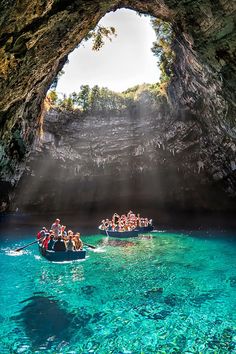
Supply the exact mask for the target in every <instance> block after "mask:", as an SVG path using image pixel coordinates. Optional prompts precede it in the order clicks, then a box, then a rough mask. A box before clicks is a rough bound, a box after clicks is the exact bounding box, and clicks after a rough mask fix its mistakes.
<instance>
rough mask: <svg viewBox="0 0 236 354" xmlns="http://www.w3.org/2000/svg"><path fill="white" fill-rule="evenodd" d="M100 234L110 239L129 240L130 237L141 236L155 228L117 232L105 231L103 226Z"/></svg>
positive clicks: (138, 228)
mask: <svg viewBox="0 0 236 354" xmlns="http://www.w3.org/2000/svg"><path fill="white" fill-rule="evenodd" d="M98 229H99V231H100V234H102V235H105V236H110V237H118V238H128V237H137V236H138V235H139V234H145V233H148V232H151V231H152V230H153V226H152V225H149V226H145V227H137V228H136V229H134V230H131V231H117V230H107V229H103V228H102V227H101V225H100V226H99V227H98Z"/></svg>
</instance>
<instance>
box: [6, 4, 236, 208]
mask: <svg viewBox="0 0 236 354" xmlns="http://www.w3.org/2000/svg"><path fill="white" fill-rule="evenodd" d="M118 8H130V9H133V10H135V11H140V12H142V13H146V14H150V15H152V16H155V17H160V18H162V19H164V20H167V21H170V22H172V23H173V24H174V30H175V38H176V40H175V43H174V50H175V52H176V62H175V67H176V70H175V75H174V78H173V81H172V83H171V85H170V87H169V98H170V101H171V102H172V105H173V106H174V107H175V111H176V112H177V113H178V114H179V117H180V116H181V117H180V118H181V120H182V121H183V120H186V119H187V120H188V119H192V120H195V121H196V122H198V123H199V124H201V127H202V130H203V131H204V133H203V137H202V143H203V146H206V145H207V144H208V146H209V145H210V146H211V147H212V149H209V148H206V149H205V154H206V155H207V159H206V160H207V161H208V160H209V159H210V158H211V159H212V161H213V163H212V162H211V163H209V174H210V175H211V176H213V177H214V176H215V177H214V178H213V179H215V180H221V181H222V179H223V182H222V184H223V185H224V190H227V192H228V193H231V195H232V194H233V193H235V192H234V191H235V172H234V171H235V169H234V166H235V165H234V160H235V159H234V157H233V156H234V154H233V152H234V146H235V145H234V141H235V118H234V117H235V115H234V108H233V105H232V99H234V96H233V92H232V87H233V85H234V81H233V75H232V73H233V72H234V66H233V52H234V48H235V47H234V44H233V43H234V42H233V25H232V24H233V18H234V8H235V4H234V2H233V1H227V2H225V3H223V2H221V3H220V6H219V7H217V6H215V5H214V4H213V3H212V2H211V1H206V2H204V6H202V4H200V3H197V4H194V6H193V4H192V3H191V2H187V3H186V2H185V3H182V2H177V1H169V0H165V1H154V0H149V1H146V2H143V1H133V0H129V1H128V0H127V1H125V0H124V1H116V0H114V1H109V2H104V1H93V2H90V1H85V2H82V3H81V2H78V1H63V0H59V1H56V0H55V1H51V2H48V1H42V2H41V3H40V4H38V2H34V1H27V2H25V3H24V5H21V4H19V3H15V2H14V3H13V2H12V3H11V4H9V3H8V2H2V3H1V5H0V12H1V14H3V15H2V21H1V27H0V43H1V53H0V54H1V71H0V75H1V82H0V92H1V97H0V99H1V106H0V112H1V113H0V120H1V123H0V124H1V185H2V186H3V185H4V186H5V184H6V183H7V184H8V186H9V190H10V189H11V186H14V185H15V184H16V182H17V181H18V179H19V177H20V175H21V173H22V171H23V166H24V161H25V158H26V156H27V153H28V151H29V149H30V147H31V144H32V142H33V138H34V135H35V131H36V128H37V125H38V120H39V117H40V113H41V111H42V102H43V99H44V97H45V95H46V92H47V90H48V87H49V86H50V84H51V82H52V80H53V79H54V77H55V76H56V74H57V72H58V71H59V70H60V69H61V68H62V66H63V64H64V62H65V60H66V57H67V55H68V53H69V52H70V51H72V50H73V48H74V47H75V46H76V45H77V44H78V43H80V41H81V40H82V39H83V38H84V37H85V36H86V34H87V33H88V31H89V30H91V29H92V28H94V27H95V25H96V24H97V23H98V21H99V20H100V19H101V18H102V17H103V16H104V15H105V13H107V12H109V11H114V10H116V9H118ZM216 24H217V25H216ZM204 138H205V139H204ZM204 144H205V145H204ZM232 144H233V147H232ZM217 145H221V146H222V149H223V153H222V156H223V157H222V156H221V158H220V163H219V158H218V157H217V158H214V155H215V154H214V153H213V152H215V151H216V150H217V149H216V146H217ZM229 146H230V147H229ZM210 150H211V152H210ZM226 154H227V159H225V156H226ZM228 156H229V157H228ZM207 161H201V163H203V164H204V162H207ZM201 166H202V165H201ZM222 171H223V172H222ZM219 172H222V173H221V174H219ZM4 189H5V187H4ZM2 190H3V188H2ZM232 191H233V192H232ZM8 196H9V193H8ZM5 199H6V198H5V197H4V198H3V200H2V201H1V203H2V204H1V208H2V209H4V208H5V207H6V205H5V204H6V200H5ZM8 202H9V200H8V201H7V203H8Z"/></svg>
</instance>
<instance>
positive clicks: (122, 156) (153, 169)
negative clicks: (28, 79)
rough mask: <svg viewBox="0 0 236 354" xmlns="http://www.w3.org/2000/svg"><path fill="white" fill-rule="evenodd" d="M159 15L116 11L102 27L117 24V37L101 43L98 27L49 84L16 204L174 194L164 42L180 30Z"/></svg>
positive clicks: (74, 204) (105, 202) (98, 204)
mask: <svg viewBox="0 0 236 354" xmlns="http://www.w3.org/2000/svg"><path fill="white" fill-rule="evenodd" d="M151 20H152V22H151ZM155 21H157V20H156V19H154V18H151V17H147V16H145V17H144V16H141V15H140V14H138V13H137V12H135V11H132V10H128V9H120V10H117V11H116V12H114V13H109V14H107V15H105V16H104V17H103V18H102V20H101V21H100V22H99V23H98V25H97V27H96V28H106V29H108V30H109V29H110V28H115V34H116V36H117V37H115V38H112V42H111V44H110V43H109V42H108V41H107V42H108V43H107V42H106V43H105V44H104V46H103V47H102V49H100V48H99V49H100V50H99V51H96V50H93V49H92V47H93V45H94V42H95V41H96V40H97V33H95V30H93V32H92V34H91V35H90V36H89V38H90V39H89V40H87V41H83V42H82V43H81V45H80V46H79V47H78V48H76V49H75V50H74V51H73V52H72V53H71V54H70V56H69V58H68V62H67V63H66V64H65V66H64V67H63V68H62V71H61V72H60V73H59V75H58V76H57V78H56V79H55V80H54V82H53V84H52V85H51V87H50V89H49V91H48V94H47V99H46V104H47V105H48V109H49V110H48V112H47V113H46V116H45V117H44V123H43V126H42V134H40V136H39V137H37V138H36V140H35V146H34V151H33V152H32V153H31V156H30V159H29V162H28V163H27V168H26V172H25V173H24V175H23V177H22V179H21V180H20V183H19V185H18V188H17V197H16V199H15V202H14V208H16V209H17V208H18V205H21V208H22V207H23V208H25V209H26V210H29V211H30V210H31V208H32V204H33V205H34V208H36V209H37V210H38V211H42V210H44V211H45V209H46V210H49V211H57V210H58V211H72V210H77V209H78V208H79V209H81V208H84V209H87V210H88V211H91V210H92V209H94V210H96V209H104V208H105V209H108V210H111V211H112V210H113V208H114V207H115V208H118V210H119V212H122V210H121V209H122V208H127V209H129V208H130V207H131V206H132V208H135V207H137V206H138V207H139V208H141V207H143V208H147V207H148V205H149V204H150V203H151V204H152V203H154V201H155V200H157V205H158V204H159V202H158V199H159V200H160V199H161V201H160V204H163V203H164V199H165V198H169V197H168V196H166V194H165V193H164V196H163V195H162V194H163V192H162V190H165V189H166V188H165V186H163V184H165V183H164V180H166V181H167V180H168V181H169V182H167V184H168V183H172V182H171V181H172V179H173V176H169V177H168V176H165V174H166V172H165V171H164V170H163V169H161V172H160V173H159V169H160V161H159V160H161V164H163V163H164V161H165V160H166V158H167V159H168V158H170V159H171V158H172V157H173V152H171V151H168V153H167V155H166V156H165V157H164V154H165V153H164V144H163V142H162V139H161V134H160V131H161V130H162V129H163V127H162V124H163V123H162V122H163V120H164V119H165V115H166V112H165V109H164V108H163V107H164V106H165V104H166V103H167V100H166V92H164V90H163V87H164V86H165V83H166V81H167V79H169V78H168V77H167V76H165V77H163V74H164V71H163V72H162V76H160V75H161V74H160V69H159V66H158V63H159V64H160V62H161V60H160V56H161V55H163V57H164V51H163V50H162V48H161V47H160V46H158V44H159V42H160V40H162V42H163V41H166V42H165V43H166V44H168V41H170V36H171V35H172V32H171V28H170V25H169V24H168V23H167V22H164V21H163V22H160V20H159V21H157V22H155ZM158 31H159V33H160V34H159V35H157V34H158ZM94 33H95V35H94ZM100 40H103V38H102V39H101V38H100ZM117 42H118V43H117ZM112 46H113V47H114V48H112ZM154 46H155V50H156V51H157V50H159V52H158V55H157V54H156V52H155V51H154V49H153V48H154ZM161 50H162V51H161ZM160 51H161V54H160ZM104 52H105V53H104ZM163 57H162V59H163ZM94 69H95V70H94ZM80 76H81V77H80ZM104 78H105V79H104ZM156 130H157V131H159V133H157V132H156ZM158 151H159V153H158ZM160 151H161V154H160ZM155 155H157V156H155ZM159 155H160V156H159ZM155 165H156V166H155ZM172 174H176V171H175V169H172ZM150 186H152V187H151V188H150ZM153 186H157V187H155V188H154V187H153ZM167 189H168V188H167ZM57 191H60V193H59V195H58V192H57ZM158 191H159V192H161V193H159V192H158ZM170 199H171V198H170ZM22 201H23V203H22ZM155 204H156V203H155ZM155 206H156V205H155ZM151 207H152V206H151ZM19 209H20V207H19Z"/></svg>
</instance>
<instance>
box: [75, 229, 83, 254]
mask: <svg viewBox="0 0 236 354" xmlns="http://www.w3.org/2000/svg"><path fill="white" fill-rule="evenodd" d="M73 241H74V244H75V249H76V251H80V250H82V249H83V242H82V241H81V239H80V233H79V232H77V234H75V237H74V239H73Z"/></svg>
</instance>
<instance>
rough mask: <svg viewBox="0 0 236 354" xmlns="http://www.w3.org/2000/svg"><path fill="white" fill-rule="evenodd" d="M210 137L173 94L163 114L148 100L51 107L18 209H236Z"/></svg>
mask: <svg viewBox="0 0 236 354" xmlns="http://www.w3.org/2000/svg"><path fill="white" fill-rule="evenodd" d="M173 117H175V119H173ZM207 138H209V137H207V136H206V135H204V134H203V129H202V127H201V124H200V123H199V122H196V121H195V120H194V119H190V118H189V119H188V120H187V121H186V120H185V121H184V120H183V119H182V116H180V117H179V118H178V117H176V116H174V114H173V112H172V111H171V109H170V107H169V106H168V104H167V102H166V100H165V98H160V101H159V105H158V107H156V112H155V114H153V112H152V114H151V112H150V104H149V103H148V102H147V101H146V102H145V103H143V104H140V103H139V105H138V106H137V107H136V109H135V110H133V113H132V114H131V113H130V112H129V111H124V112H123V113H122V115H119V116H113V115H110V116H91V115H90V116H83V115H81V113H79V112H76V111H75V112H69V111H59V110H51V111H50V112H49V113H48V114H47V115H46V117H45V124H44V134H43V138H42V139H36V141H35V146H34V150H33V152H32V153H31V155H30V158H29V160H28V162H27V165H26V171H25V173H24V175H23V177H22V179H21V181H20V183H19V185H18V188H17V193H16V194H17V197H16V199H15V201H14V209H16V208H17V209H19V210H21V211H22V210H30V211H32V210H34V211H36V210H38V211H72V210H77V211H78V210H79V209H86V208H87V209H90V208H93V207H95V208H96V207H97V208H100V209H101V208H102V209H108V210H109V209H111V210H114V207H115V208H118V209H120V210H122V209H123V210H124V208H125V207H126V208H130V207H131V206H132V207H133V208H137V207H139V208H143V207H149V208H150V207H151V208H157V209H158V210H160V209H164V210H169V209H172V210H179V211H180V210H182V211H183V210H195V211H196V210H197V211H202V210H214V211H216V210H230V209H233V208H234V207H235V206H236V198H233V195H232V194H231V196H230V197H229V195H230V193H226V191H225V184H224V182H223V180H224V177H225V174H226V173H227V175H228V171H225V170H224V166H225V165H227V163H228V162H226V161H225V160H224V159H225V157H224V155H222V154H221V151H220V149H219V148H218V146H214V145H213V144H212V145H211V147H210V148H209V146H207V144H206V139H207ZM234 148H235V149H236V146H235V145H234ZM228 158H229V161H230V159H233V156H232V154H231V155H229V156H228ZM232 167H234V168H235V167H236V165H233V166H232ZM219 168H220V170H219ZM230 172H232V171H230ZM216 191H217V193H216Z"/></svg>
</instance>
